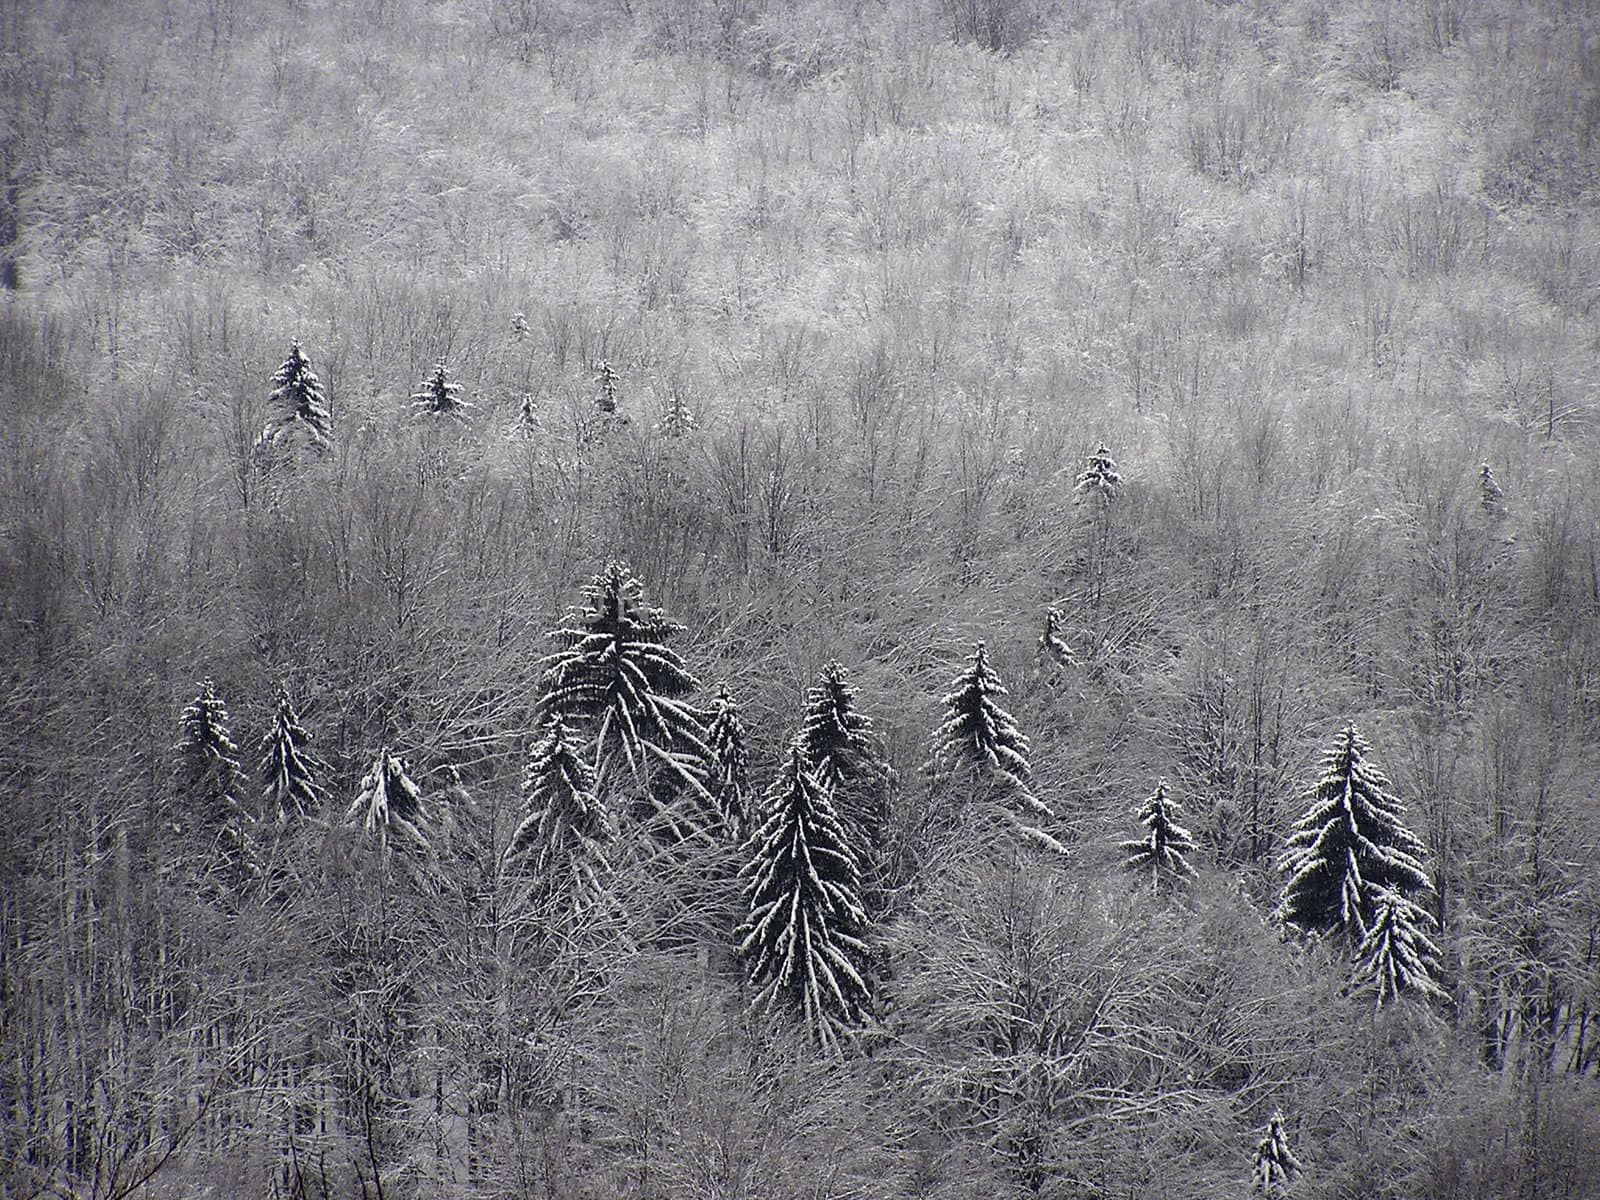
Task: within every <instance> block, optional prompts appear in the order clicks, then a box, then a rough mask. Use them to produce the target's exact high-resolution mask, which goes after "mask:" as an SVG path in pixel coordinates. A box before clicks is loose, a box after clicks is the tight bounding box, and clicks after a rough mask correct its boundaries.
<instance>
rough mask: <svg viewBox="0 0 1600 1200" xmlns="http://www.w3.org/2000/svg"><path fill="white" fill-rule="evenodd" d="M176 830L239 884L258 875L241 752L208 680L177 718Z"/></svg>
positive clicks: (223, 707) (225, 710) (225, 712)
mask: <svg viewBox="0 0 1600 1200" xmlns="http://www.w3.org/2000/svg"><path fill="white" fill-rule="evenodd" d="M173 749H174V750H175V751H176V753H177V788H178V811H177V814H176V816H177V819H176V821H175V822H174V824H175V826H176V827H177V831H178V832H179V833H180V834H182V835H184V836H185V838H186V841H187V842H188V843H189V844H190V845H191V846H193V847H194V848H195V850H196V851H198V852H200V853H201V855H202V857H204V858H207V859H209V860H210V861H211V862H212V863H213V864H220V865H221V866H222V867H223V868H224V869H225V870H227V871H228V872H230V873H231V874H233V875H234V876H235V878H236V881H237V880H238V879H242V878H246V877H248V876H251V875H254V874H256V873H257V866H258V864H257V862H256V856H255V846H254V844H253V840H254V827H255V824H256V821H255V818H254V817H253V816H252V815H251V814H250V813H249V811H248V810H246V809H245V807H244V804H243V801H242V800H241V799H240V797H241V796H243V794H244V776H243V774H242V773H241V772H240V770H239V748H238V747H237V746H235V745H234V743H233V739H232V737H230V736H229V733H228V708H227V705H225V704H224V703H223V702H222V700H221V699H220V698H219V697H218V696H217V691H216V684H215V683H213V682H212V681H211V680H210V679H207V680H206V681H205V682H204V683H202V684H201V685H200V692H199V694H198V695H197V696H195V698H194V699H193V700H191V701H189V703H188V704H186V705H185V706H184V708H183V711H182V713H180V714H179V716H178V742H177V745H176V746H174V747H173Z"/></svg>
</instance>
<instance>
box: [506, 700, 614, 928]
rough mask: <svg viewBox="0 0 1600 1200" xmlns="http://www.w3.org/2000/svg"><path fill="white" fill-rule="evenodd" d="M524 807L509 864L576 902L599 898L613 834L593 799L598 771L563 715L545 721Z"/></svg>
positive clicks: (524, 783)
mask: <svg viewBox="0 0 1600 1200" xmlns="http://www.w3.org/2000/svg"><path fill="white" fill-rule="evenodd" d="M522 802H523V818H522V822H521V824H519V825H518V826H517V829H516V832H514V833H513V834H512V835H511V844H510V845H509V846H508V847H507V848H506V859H507V861H508V862H510V863H513V864H524V865H526V867H527V869H528V870H529V871H530V873H531V874H532V875H533V876H534V878H535V879H536V880H537V882H538V883H539V884H540V885H542V886H543V887H546V888H549V889H552V890H556V891H566V892H567V893H568V894H569V895H570V896H571V897H572V898H573V899H574V900H575V901H576V902H579V903H582V902H584V901H586V900H590V899H593V898H594V897H595V896H597V895H599V894H600V893H601V892H602V891H603V890H604V887H605V872H606V853H607V849H606V848H607V846H608V844H609V843H610V842H611V841H613V840H614V838H615V831H614V829H613V827H612V824H611V819H610V817H609V815H608V814H607V813H606V810H605V806H604V805H603V804H602V803H601V801H600V798H599V797H598V796H597V795H596V794H595V773H594V768H593V767H591V766H590V765H589V764H588V763H586V762H584V760H583V756H582V754H581V753H580V752H579V750H578V746H577V743H576V741H575V739H574V738H573V736H572V732H571V730H569V729H568V728H567V725H566V722H565V721H563V720H562V719H561V717H560V716H559V715H555V716H551V717H550V718H549V719H548V720H547V721H546V722H545V727H544V736H543V737H542V738H540V739H539V742H538V744H537V745H535V746H534V748H533V752H532V753H531V754H530V755H529V757H528V767H527V770H526V771H525V772H524V774H523V777H522Z"/></svg>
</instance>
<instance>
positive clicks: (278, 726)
mask: <svg viewBox="0 0 1600 1200" xmlns="http://www.w3.org/2000/svg"><path fill="white" fill-rule="evenodd" d="M310 740H311V735H310V734H308V733H307V732H306V731H305V728H304V727H303V726H302V725H301V724H300V718H299V716H298V715H297V714H296V713H295V710H294V704H293V703H292V702H291V701H290V699H289V689H288V688H287V687H280V688H279V689H278V708H277V712H276V713H275V714H274V715H273V718H272V726H271V728H269V729H268V730H267V734H266V736H265V737H264V738H262V739H261V775H262V778H264V779H265V780H266V781H267V786H266V794H265V796H264V797H263V798H264V800H265V806H264V808H263V810H262V811H263V812H264V813H265V814H267V815H268V816H275V817H276V818H277V820H278V821H279V823H285V822H288V821H292V820H294V819H296V818H299V817H311V816H315V815H316V814H317V812H318V811H319V810H320V809H321V807H322V789H321V788H320V787H319V786H318V785H317V780H316V772H315V763H314V761H313V759H312V757H311V753H310V751H309V750H308V749H307V748H306V747H307V743H308V742H310Z"/></svg>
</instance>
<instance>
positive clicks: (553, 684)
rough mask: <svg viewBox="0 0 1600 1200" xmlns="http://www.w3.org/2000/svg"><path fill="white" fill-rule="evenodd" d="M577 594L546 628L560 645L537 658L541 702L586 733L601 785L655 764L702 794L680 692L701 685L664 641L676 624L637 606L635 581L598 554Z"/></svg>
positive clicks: (645, 774) (698, 753)
mask: <svg viewBox="0 0 1600 1200" xmlns="http://www.w3.org/2000/svg"><path fill="white" fill-rule="evenodd" d="M583 596H584V601H585V602H584V604H583V605H582V606H581V607H579V608H575V609H569V610H568V612H567V617H566V623H565V624H564V625H563V626H562V627H561V628H559V629H553V630H551V631H550V632H549V634H548V635H547V636H549V637H550V638H552V639H553V640H554V641H556V642H557V643H559V644H560V646H561V649H560V650H558V651H557V652H556V653H554V654H552V655H550V656H548V657H547V658H545V659H544V661H543V664H542V665H543V666H544V677H543V679H544V687H545V694H544V698H543V700H542V702H541V707H542V708H543V710H544V711H545V712H546V713H551V714H555V715H558V716H560V717H562V718H563V719H565V720H567V721H570V722H571V723H573V724H574V725H577V726H579V727H580V728H582V729H584V730H586V731H587V732H588V733H589V734H590V735H591V736H592V738H593V741H594V765H595V772H596V776H597V780H598V783H599V785H600V786H601V787H604V786H606V785H607V783H608V782H610V781H613V780H615V779H617V778H618V777H619V776H621V775H623V774H626V775H627V776H628V777H631V779H633V780H634V781H635V782H637V783H642V784H648V783H649V781H650V778H651V775H652V773H653V769H654V768H656V767H659V768H662V769H663V770H664V771H665V773H666V775H667V776H668V778H669V779H671V780H676V781H677V782H678V783H681V784H683V785H686V786H688V787H689V788H690V789H691V790H693V791H694V792H695V793H697V794H698V795H700V796H701V797H702V798H703V799H704V800H707V801H710V800H711V799H712V797H711V795H710V793H709V792H707V791H706V788H705V785H704V782H703V780H702V775H703V772H704V769H705V764H706V763H708V762H710V761H711V758H712V754H711V750H710V748H709V747H708V746H707V745H706V744H705V740H704V739H705V731H704V730H703V729H702V728H701V726H700V721H699V717H698V714H697V713H696V712H695V710H694V709H693V708H692V707H691V706H690V705H689V703H688V702H687V700H686V699H685V697H687V696H688V695H689V694H690V693H691V692H693V691H694V690H695V689H696V688H698V687H699V686H700V685H699V682H698V681H697V680H696V679H695V677H694V676H693V675H691V674H690V673H689V670H688V668H687V667H686V666H685V665H684V663H683V660H682V659H681V658H680V657H679V656H678V654H677V653H676V651H674V650H672V649H671V648H670V647H669V646H668V645H667V639H669V638H671V637H672V636H674V635H675V634H679V633H682V632H683V626H682V625H678V624H676V623H674V622H672V621H669V620H668V619H667V617H666V615H665V614H664V613H663V612H662V611H661V610H660V609H658V608H650V607H648V606H646V604H645V602H644V588H643V587H642V585H641V584H640V583H639V581H638V580H637V579H635V578H634V577H633V575H632V574H631V573H630V572H629V570H628V568H627V567H625V566H623V565H622V564H621V563H618V562H612V563H608V564H606V569H605V570H604V571H602V572H601V573H600V574H598V575H596V576H595V577H594V578H593V579H592V580H591V581H590V583H589V585H588V586H587V587H585V588H584V590H583Z"/></svg>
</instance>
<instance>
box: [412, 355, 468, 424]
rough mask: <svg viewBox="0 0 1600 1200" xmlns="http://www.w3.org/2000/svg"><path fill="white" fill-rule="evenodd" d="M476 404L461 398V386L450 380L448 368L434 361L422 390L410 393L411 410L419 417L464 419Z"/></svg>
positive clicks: (423, 382)
mask: <svg viewBox="0 0 1600 1200" xmlns="http://www.w3.org/2000/svg"><path fill="white" fill-rule="evenodd" d="M475 407H476V405H472V404H468V403H467V402H466V401H465V400H463V399H462V398H461V386H460V385H459V384H456V383H452V382H451V381H450V368H449V367H447V366H445V365H444V363H442V362H441V363H435V364H434V366H433V370H432V371H431V372H430V373H429V375H428V377H427V378H426V379H424V380H423V381H422V390H421V391H418V392H413V393H412V394H411V411H412V412H413V413H415V414H416V415H417V416H419V417H425V418H449V419H451V420H455V421H465V420H466V419H467V416H468V414H469V413H470V412H471V410H472V409H473V408H475Z"/></svg>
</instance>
